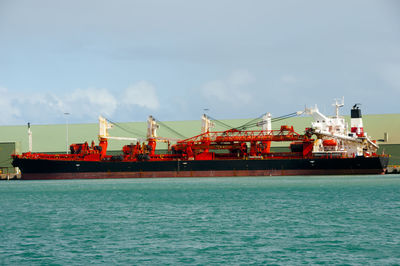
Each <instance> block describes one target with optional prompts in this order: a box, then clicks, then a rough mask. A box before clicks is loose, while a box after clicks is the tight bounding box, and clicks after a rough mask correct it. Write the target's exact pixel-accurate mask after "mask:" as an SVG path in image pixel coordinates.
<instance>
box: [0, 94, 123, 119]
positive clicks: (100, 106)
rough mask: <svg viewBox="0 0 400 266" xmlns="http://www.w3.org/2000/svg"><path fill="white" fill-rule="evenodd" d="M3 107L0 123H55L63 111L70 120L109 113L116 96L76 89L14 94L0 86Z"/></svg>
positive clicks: (113, 110)
mask: <svg viewBox="0 0 400 266" xmlns="http://www.w3.org/2000/svg"><path fill="white" fill-rule="evenodd" d="M0 93H1V95H2V97H1V99H0V105H1V106H2V107H3V109H4V110H3V112H2V116H1V118H0V123H1V124H21V123H26V122H28V121H30V122H33V123H58V122H60V118H61V117H62V116H63V115H64V113H65V112H68V113H70V114H71V116H73V117H74V119H76V120H79V121H88V120H93V119H95V118H96V117H97V116H98V115H99V114H104V115H106V116H111V115H112V114H113V113H114V112H115V111H116V109H117V106H118V101H117V99H116V98H115V97H114V96H113V95H112V94H111V93H110V92H109V91H108V90H107V89H97V88H88V89H76V90H74V91H72V92H70V93H64V94H62V95H56V94H54V93H33V94H27V93H25V94H18V93H14V92H10V91H9V90H8V89H7V88H0Z"/></svg>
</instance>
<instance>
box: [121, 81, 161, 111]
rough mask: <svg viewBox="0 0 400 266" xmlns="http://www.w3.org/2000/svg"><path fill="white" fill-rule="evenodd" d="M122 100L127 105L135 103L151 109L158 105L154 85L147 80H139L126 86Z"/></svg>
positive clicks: (156, 107)
mask: <svg viewBox="0 0 400 266" xmlns="http://www.w3.org/2000/svg"><path fill="white" fill-rule="evenodd" d="M122 102H123V103H124V104H126V105H128V106H129V105H137V106H140V107H144V108H147V109H151V110H156V109H158V108H159V106H160V103H159V101H158V97H157V93H156V89H155V87H154V86H153V85H152V84H150V83H148V82H147V81H139V82H138V83H136V84H134V85H132V86H130V87H128V88H126V89H125V93H124V99H123V100H122Z"/></svg>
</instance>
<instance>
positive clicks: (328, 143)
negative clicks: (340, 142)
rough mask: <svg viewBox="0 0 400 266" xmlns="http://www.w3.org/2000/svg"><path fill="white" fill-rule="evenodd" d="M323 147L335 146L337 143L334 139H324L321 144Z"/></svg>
mask: <svg viewBox="0 0 400 266" xmlns="http://www.w3.org/2000/svg"><path fill="white" fill-rule="evenodd" d="M322 144H323V145H324V146H337V142H336V140H335V139H324V141H323V142H322Z"/></svg>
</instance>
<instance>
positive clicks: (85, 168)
mask: <svg viewBox="0 0 400 266" xmlns="http://www.w3.org/2000/svg"><path fill="white" fill-rule="evenodd" d="M388 160H389V158H388V157H356V158H312V159H260V160H257V159H251V160H187V161H186V160H174V161H172V160H171V161H135V162H124V161H69V160H46V159H27V158H14V161H13V165H14V166H15V167H19V169H20V170H21V173H22V176H21V178H22V179H31V180H36V179H37V180H38V179H99V178H141V177H142V178H143V177H224V176H285V175H351V174H383V173H384V172H385V169H386V167H387V165H388Z"/></svg>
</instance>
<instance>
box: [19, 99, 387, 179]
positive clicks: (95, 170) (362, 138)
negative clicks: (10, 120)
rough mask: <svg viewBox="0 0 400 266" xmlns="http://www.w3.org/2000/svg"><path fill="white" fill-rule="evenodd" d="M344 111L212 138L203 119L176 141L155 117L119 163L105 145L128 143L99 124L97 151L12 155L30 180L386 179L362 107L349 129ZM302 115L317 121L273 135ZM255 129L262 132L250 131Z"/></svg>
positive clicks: (262, 122) (314, 112)
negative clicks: (162, 146) (278, 147)
mask: <svg viewBox="0 0 400 266" xmlns="http://www.w3.org/2000/svg"><path fill="white" fill-rule="evenodd" d="M343 105H344V102H343V101H342V102H340V103H339V102H338V101H336V102H335V104H334V106H335V108H336V115H335V116H332V117H328V116H325V115H324V114H322V113H321V112H320V111H319V110H318V107H317V106H315V107H313V108H305V110H304V111H301V112H296V113H292V114H291V115H287V116H282V117H278V118H275V119H273V118H272V117H271V114H270V113H266V114H264V115H263V116H262V117H260V119H259V121H250V122H248V123H246V124H245V125H243V126H240V127H234V128H229V129H228V130H225V131H212V128H213V126H214V121H213V120H212V119H211V118H210V117H209V116H207V115H203V116H202V128H201V134H199V135H197V136H194V137H191V138H187V139H178V140H171V139H167V138H162V137H158V136H157V129H158V128H159V123H158V121H157V120H156V119H154V118H153V117H152V116H150V117H149V119H148V123H147V124H148V127H147V138H146V139H145V140H139V139H135V138H131V140H132V141H133V142H132V143H131V144H129V145H125V146H123V148H122V151H121V154H120V155H118V156H115V155H114V156H112V155H108V154H107V145H108V141H109V140H110V139H127V138H118V137H112V136H110V135H109V129H110V128H111V127H112V123H111V122H109V121H108V120H106V119H105V118H103V117H99V136H98V138H99V143H98V145H95V144H94V142H93V141H92V144H91V145H89V144H88V143H87V142H85V143H79V144H72V145H70V151H71V152H70V153H69V152H68V153H65V154H45V153H33V152H31V151H30V152H27V153H23V154H20V155H19V154H14V155H12V157H13V166H14V167H18V168H19V169H20V171H21V179H26V180H28V179H29V180H39V179H40V180H41V179H100V178H150V177H225V176H284V175H352V174H383V173H384V172H385V169H386V167H387V165H388V160H389V157H388V156H387V155H378V154H377V149H378V145H377V143H376V141H374V140H371V139H370V138H369V136H368V135H367V133H366V132H364V128H363V121H362V115H361V109H360V108H359V106H358V105H357V104H356V105H354V106H353V108H352V109H351V126H350V128H349V127H348V125H347V123H346V121H345V119H344V117H342V116H340V115H339V108H340V107H342V106H343ZM301 114H307V115H310V116H312V117H313V119H314V121H313V122H312V123H311V127H309V128H306V129H305V131H304V133H303V134H299V133H297V132H295V130H294V129H293V126H287V125H282V126H280V129H278V130H272V122H274V121H279V120H282V119H284V118H287V117H292V116H295V115H301ZM255 126H258V127H261V128H260V129H257V130H249V129H248V128H249V127H255ZM28 132H30V130H29V131H28ZM30 136H31V134H30ZM128 139H129V138H128ZM160 142H164V143H167V146H168V149H167V151H166V152H164V153H162V154H160V153H159V152H156V146H157V143H160ZM272 142H285V143H288V148H289V149H288V151H287V152H273V151H271V143H272ZM30 146H31V145H30Z"/></svg>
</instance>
